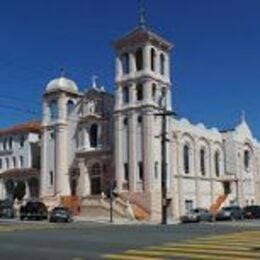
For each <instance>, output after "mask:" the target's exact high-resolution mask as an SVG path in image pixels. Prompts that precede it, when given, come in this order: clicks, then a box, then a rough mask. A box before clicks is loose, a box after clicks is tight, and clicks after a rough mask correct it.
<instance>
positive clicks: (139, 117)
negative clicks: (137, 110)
mask: <svg viewBox="0 0 260 260" xmlns="http://www.w3.org/2000/svg"><path fill="white" fill-rule="evenodd" d="M142 122H143V118H142V116H138V117H137V123H138V124H142Z"/></svg>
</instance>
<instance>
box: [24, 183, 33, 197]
mask: <svg viewBox="0 0 260 260" xmlns="http://www.w3.org/2000/svg"><path fill="white" fill-rule="evenodd" d="M24 184H25V195H24V199H25V200H29V199H30V198H31V194H30V186H29V182H28V180H25V181H24Z"/></svg>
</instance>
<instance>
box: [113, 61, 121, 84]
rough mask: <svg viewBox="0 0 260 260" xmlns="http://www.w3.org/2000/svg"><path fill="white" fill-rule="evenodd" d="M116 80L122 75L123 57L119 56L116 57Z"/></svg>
mask: <svg viewBox="0 0 260 260" xmlns="http://www.w3.org/2000/svg"><path fill="white" fill-rule="evenodd" d="M115 65H116V66H115V67H116V81H118V80H119V79H120V77H121V76H122V64H121V59H120V57H119V56H117V57H116V64H115Z"/></svg>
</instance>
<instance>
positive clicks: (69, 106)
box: [67, 100, 74, 115]
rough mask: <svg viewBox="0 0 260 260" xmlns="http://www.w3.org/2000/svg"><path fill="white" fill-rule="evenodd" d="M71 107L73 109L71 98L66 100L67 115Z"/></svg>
mask: <svg viewBox="0 0 260 260" xmlns="http://www.w3.org/2000/svg"><path fill="white" fill-rule="evenodd" d="M73 109H74V102H73V101H72V100H68V102H67V113H68V115H70V114H71V112H72V111H73Z"/></svg>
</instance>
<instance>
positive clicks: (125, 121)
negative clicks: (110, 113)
mask: <svg viewBox="0 0 260 260" xmlns="http://www.w3.org/2000/svg"><path fill="white" fill-rule="evenodd" d="M123 124H124V126H127V125H128V119H127V117H125V118H124V121H123Z"/></svg>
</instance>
